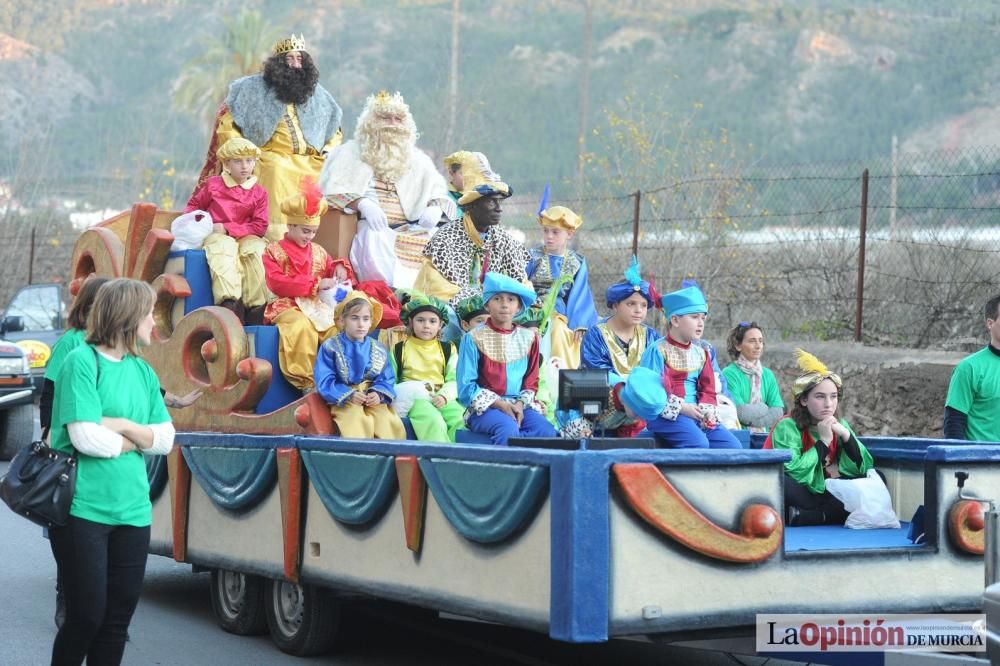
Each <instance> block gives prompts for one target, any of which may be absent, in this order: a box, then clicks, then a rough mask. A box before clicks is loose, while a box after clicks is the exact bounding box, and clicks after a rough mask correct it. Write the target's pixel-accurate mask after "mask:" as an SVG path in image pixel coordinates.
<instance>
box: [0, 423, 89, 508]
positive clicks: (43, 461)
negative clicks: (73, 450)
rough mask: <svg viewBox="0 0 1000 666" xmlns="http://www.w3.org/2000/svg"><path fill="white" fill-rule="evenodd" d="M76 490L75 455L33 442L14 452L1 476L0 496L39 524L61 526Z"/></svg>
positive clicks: (10, 505)
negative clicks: (8, 465)
mask: <svg viewBox="0 0 1000 666" xmlns="http://www.w3.org/2000/svg"><path fill="white" fill-rule="evenodd" d="M75 490H76V456H73V455H69V454H68V453H63V452H62V451H56V450H55V449H53V448H51V447H49V446H47V445H46V444H45V442H32V443H31V444H30V445H29V446H26V447H24V448H23V449H21V450H20V451H18V452H17V455H15V456H14V459H13V460H11V461H10V467H8V468H7V474H6V475H5V476H4V477H3V478H2V479H0V499H3V501H4V502H5V503H6V504H7V506H9V507H10V508H11V509H12V510H13V511H14V512H15V513H19V514H21V515H22V516H24V517H25V518H27V519H28V520H30V521H31V522H33V523H37V524H39V525H41V526H42V527H51V526H62V525H65V524H66V521H68V520H69V508H70V505H71V504H73V492H74V491H75Z"/></svg>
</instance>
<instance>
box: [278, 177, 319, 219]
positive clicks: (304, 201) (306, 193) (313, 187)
mask: <svg viewBox="0 0 1000 666" xmlns="http://www.w3.org/2000/svg"><path fill="white" fill-rule="evenodd" d="M280 208H281V212H282V213H284V214H285V216H286V217H287V218H288V224H301V225H302V226H305V227H318V226H319V219H320V217H322V216H323V214H324V213H326V211H327V209H328V208H329V205H328V204H327V203H326V199H324V198H323V191H322V190H320V189H319V185H317V184H316V179H315V178H312V177H310V176H304V177H303V178H302V183H301V185H300V186H299V193H298V194H293V195H292V196H290V197H288V198H287V199H285V200H284V201H282V202H281V206H280Z"/></svg>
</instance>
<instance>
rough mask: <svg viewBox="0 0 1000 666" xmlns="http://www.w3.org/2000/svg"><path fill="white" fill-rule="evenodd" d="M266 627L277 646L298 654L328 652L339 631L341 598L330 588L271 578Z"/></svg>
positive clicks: (309, 654)
mask: <svg viewBox="0 0 1000 666" xmlns="http://www.w3.org/2000/svg"><path fill="white" fill-rule="evenodd" d="M265 606H266V607H267V628H268V630H269V631H270V632H271V640H273V641H274V644H275V645H277V646H278V649H279V650H281V651H282V652H285V653H286V654H291V655H295V656H297V657H310V656H314V655H319V654H324V653H326V652H329V651H330V650H331V649H333V647H334V646H335V645H336V643H337V638H338V635H339V632H340V602H339V601H337V599H335V598H334V597H333V595H332V594H330V593H329V592H328V591H327V590H324V589H323V588H321V587H315V586H313V585H298V584H296V583H289V582H287V581H283V580H272V581H268V590H267V603H266V604H265Z"/></svg>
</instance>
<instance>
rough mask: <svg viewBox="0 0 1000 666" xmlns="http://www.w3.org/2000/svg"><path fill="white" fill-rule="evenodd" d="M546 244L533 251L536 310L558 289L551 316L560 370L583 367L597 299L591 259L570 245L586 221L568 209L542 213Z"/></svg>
mask: <svg viewBox="0 0 1000 666" xmlns="http://www.w3.org/2000/svg"><path fill="white" fill-rule="evenodd" d="M538 222H539V223H540V224H541V225H542V244H541V245H539V246H536V247H533V248H531V250H529V253H530V255H531V258H530V259H529V260H528V268H527V273H528V279H529V280H531V284H532V285H533V286H534V288H535V293H536V294H538V300H537V301H536V303H535V308H540V307H541V306H542V304H544V303H545V301H546V297H547V296H548V295H549V292H550V291H551V290H553V289H554V290H556V292H557V293H556V295H555V309H554V310H553V312H552V313H551V315H549V335H550V337H551V351H550V354H549V357H550V358H551V359H558V362H557V363H558V367H560V368H567V369H574V368H578V367H580V343H581V341H582V340H583V334H584V333H586V332H587V329H588V328H590V327H591V326H593V325H594V324H596V323H597V310H596V309H595V308H594V296H593V294H591V292H590V283H589V280H588V277H589V271H588V269H587V260H586V259H584V258H583V257H582V256H581V255H579V254H577V253H576V252H574V251H573V250H571V249H570V248H569V242H570V241H571V240H572V239H573V236H574V234H575V233H576V231H577V229H579V228H580V225H581V224H583V220H581V219H580V216H579V215H577V214H576V213H574V212H573V211H571V210H570V209H569V208H566V207H565V206H552V207H550V208H546V209H545V210H543V211H541V213H539V215H538Z"/></svg>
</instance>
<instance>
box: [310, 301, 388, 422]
mask: <svg viewBox="0 0 1000 666" xmlns="http://www.w3.org/2000/svg"><path fill="white" fill-rule="evenodd" d="M336 319H337V326H338V327H339V328H340V330H341V333H339V334H337V335H335V336H334V337H331V338H330V339H328V340H327V341H326V342H324V343H323V344H322V345H321V346H320V349H319V354H318V355H317V356H316V366H315V370H314V374H315V377H316V391H317V392H318V393H319V394H320V395H321V396H322V397H323V399H324V400H326V401H327V402H328V403H329V404H330V414H332V415H333V420H334V423H336V424H337V430H338V431H339V432H340V436H341V437H350V438H353V439H371V438H373V437H376V438H378V439H406V431H405V430H404V429H403V422H402V421H400V420H399V416H397V415H396V412H394V411H393V410H392V409H391V408H390V404H391V403H392V401H393V400H394V399H395V397H396V391H395V389H394V385H395V383H396V373H395V372H393V369H392V363H390V362H389V354H388V352H386V349H385V347H383V346H382V345H381V344H380V343H379V342H378V341H377V340H373V339H372V338H370V337H368V331H370V330H371V329H372V328H373V327H375V326H378V323H379V321H380V320H381V319H382V306H381V305H380V304H379V303H378V301H375V300H372V299H370V298H369V297H368V296H367V295H366V294H365V293H364V292H360V291H352V292H351V293H349V294H348V295H347V296H345V297H344V300H342V301H341V302H340V303H339V304H337V309H336Z"/></svg>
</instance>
